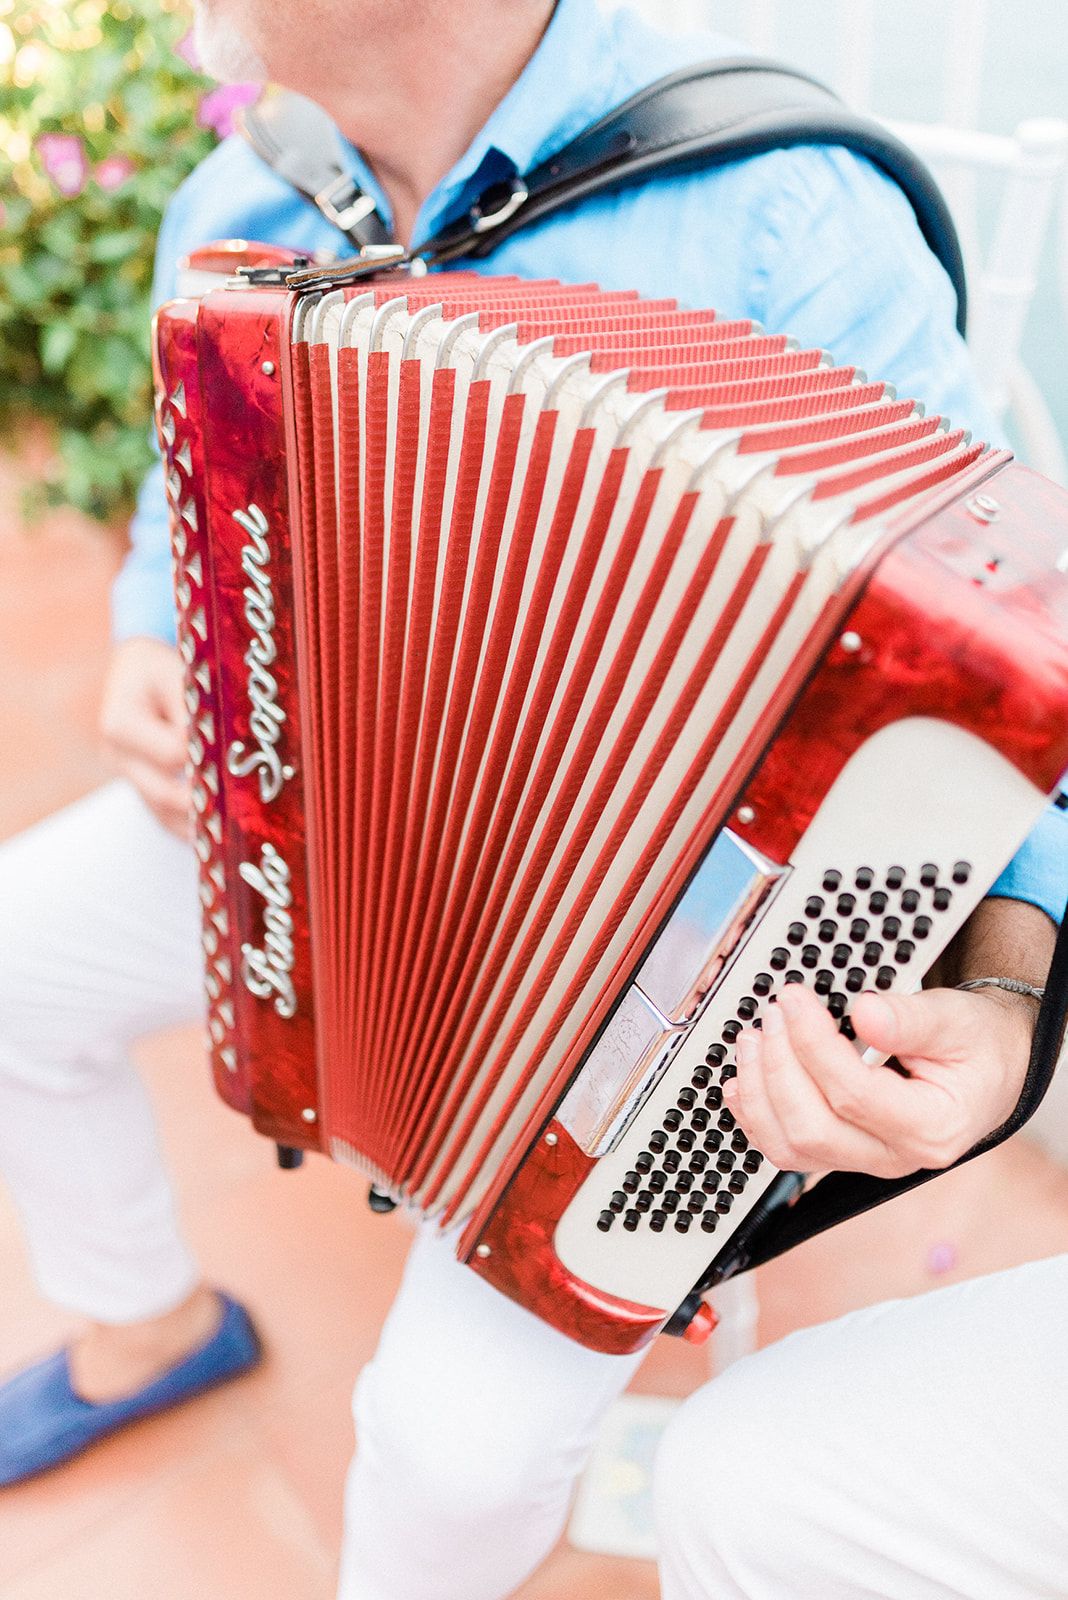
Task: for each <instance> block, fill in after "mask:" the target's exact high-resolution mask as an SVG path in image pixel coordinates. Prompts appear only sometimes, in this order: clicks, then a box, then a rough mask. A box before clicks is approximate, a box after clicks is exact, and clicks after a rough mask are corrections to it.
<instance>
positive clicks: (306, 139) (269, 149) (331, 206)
mask: <svg viewBox="0 0 1068 1600" xmlns="http://www.w3.org/2000/svg"><path fill="white" fill-rule="evenodd" d="M238 129H239V131H240V132H241V133H242V134H243V136H244V138H245V139H246V140H247V141H248V143H249V144H250V145H251V146H252V148H253V150H255V152H256V154H257V155H258V156H259V157H260V159H261V160H262V161H265V162H266V163H267V165H268V166H269V167H270V168H271V170H272V171H273V172H277V174H278V176H279V177H280V178H283V179H284V180H285V182H286V183H288V184H291V185H292V186H293V188H294V189H296V190H297V191H298V193H300V194H302V195H303V196H304V198H305V199H306V200H310V201H311V202H312V204H313V205H314V206H317V207H318V209H319V210H320V211H321V212H322V214H323V216H324V217H325V218H326V220H327V221H328V222H329V223H331V224H332V226H333V227H335V228H339V229H340V230H341V232H342V233H343V234H344V235H345V238H346V239H347V240H348V241H349V243H350V244H351V245H354V246H355V248H356V249H357V250H362V249H363V248H364V247H365V246H366V245H369V244H371V245H379V244H387V243H388V242H389V237H390V234H389V229H388V228H387V227H386V225H385V223H384V222H383V220H382V217H381V215H380V214H379V211H378V208H377V207H376V205H375V202H374V200H373V199H372V197H371V196H370V195H369V194H366V193H365V192H364V190H363V189H361V188H360V186H359V184H358V183H357V182H356V180H355V179H354V178H353V177H351V175H350V174H349V173H347V172H346V171H345V170H344V168H343V167H342V165H341V162H340V161H339V160H338V155H339V146H338V137H339V135H338V131H337V128H336V127H335V125H334V123H333V122H332V121H331V120H330V118H329V117H328V116H327V114H326V112H325V111H324V110H323V109H322V107H321V106H318V105H316V103H315V101H314V100H306V99H305V97H304V96H303V95H301V94H294V93H293V91H292V90H291V89H276V88H274V87H273V86H272V87H270V88H268V89H266V90H264V92H263V94H262V95H261V96H260V98H259V99H258V100H257V101H256V102H255V103H254V104H253V105H250V106H246V107H245V108H244V109H243V110H242V111H241V112H240V113H239V115H238Z"/></svg>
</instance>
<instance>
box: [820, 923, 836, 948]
mask: <svg viewBox="0 0 1068 1600" xmlns="http://www.w3.org/2000/svg"><path fill="white" fill-rule="evenodd" d="M816 932H817V934H818V935H819V940H820V943H821V944H833V943H834V941H835V940H836V939H837V937H838V924H837V922H830V921H825V922H821V923H820V925H819V927H818V928H817V929H816Z"/></svg>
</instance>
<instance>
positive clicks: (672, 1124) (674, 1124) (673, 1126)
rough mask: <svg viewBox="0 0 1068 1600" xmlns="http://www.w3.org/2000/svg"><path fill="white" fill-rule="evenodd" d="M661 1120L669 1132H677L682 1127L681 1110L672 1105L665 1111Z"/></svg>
mask: <svg viewBox="0 0 1068 1600" xmlns="http://www.w3.org/2000/svg"><path fill="white" fill-rule="evenodd" d="M661 1121H662V1122H663V1124H664V1127H665V1128H666V1129H667V1130H668V1132H669V1133H678V1131H679V1129H680V1128H681V1127H682V1112H681V1111H677V1110H676V1109H675V1107H674V1106H673V1107H672V1108H671V1110H670V1111H665V1112H664V1115H663V1117H662V1118H661Z"/></svg>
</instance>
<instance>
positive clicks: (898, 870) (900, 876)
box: [886, 867, 905, 889]
mask: <svg viewBox="0 0 1068 1600" xmlns="http://www.w3.org/2000/svg"><path fill="white" fill-rule="evenodd" d="M904 881H905V869H904V867H891V868H890V871H889V872H888V873H887V874H886V887H887V888H888V889H900V888H901V886H902V884H903V883H904Z"/></svg>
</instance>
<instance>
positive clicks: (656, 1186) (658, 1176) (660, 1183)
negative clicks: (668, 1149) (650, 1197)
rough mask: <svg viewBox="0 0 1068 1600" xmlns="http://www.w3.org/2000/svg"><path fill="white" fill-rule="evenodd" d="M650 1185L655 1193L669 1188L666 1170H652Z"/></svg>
mask: <svg viewBox="0 0 1068 1600" xmlns="http://www.w3.org/2000/svg"><path fill="white" fill-rule="evenodd" d="M649 1187H650V1189H651V1190H652V1191H653V1193H654V1194H661V1193H662V1192H663V1191H664V1189H666V1188H667V1173H666V1172H650V1174H649Z"/></svg>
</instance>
